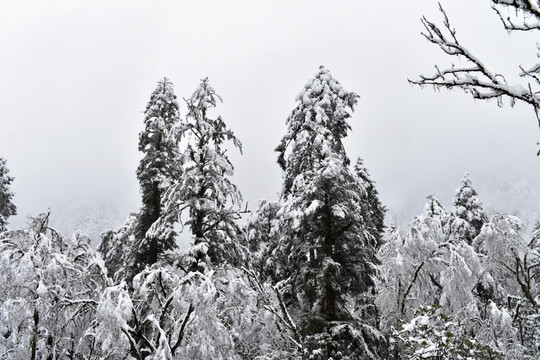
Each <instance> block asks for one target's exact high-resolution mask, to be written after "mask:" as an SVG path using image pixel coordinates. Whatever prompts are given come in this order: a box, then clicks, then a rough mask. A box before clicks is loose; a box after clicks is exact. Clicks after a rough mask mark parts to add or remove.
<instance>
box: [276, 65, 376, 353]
mask: <svg viewBox="0 0 540 360" xmlns="http://www.w3.org/2000/svg"><path fill="white" fill-rule="evenodd" d="M357 97H358V95H356V94H355V93H352V92H348V91H346V90H345V89H343V87H342V86H341V84H340V83H339V82H338V81H337V80H335V79H334V78H333V77H332V76H331V75H330V73H329V72H328V70H326V69H325V68H324V67H320V69H319V71H318V72H317V74H316V75H315V77H314V78H313V79H311V80H309V81H308V82H307V84H306V85H305V87H304V89H303V90H302V91H301V92H300V94H299V95H298V96H297V98H296V100H297V106H296V107H295V109H294V110H293V111H292V113H291V115H290V116H289V118H288V119H287V133H286V135H285V136H284V137H283V139H282V141H281V143H280V145H279V146H278V147H277V149H276V151H278V152H279V158H278V163H279V164H280V165H281V167H282V169H283V170H284V185H283V190H282V194H281V197H282V201H283V207H282V209H281V210H280V216H281V220H280V222H281V233H282V238H281V239H280V243H279V248H278V249H276V251H275V252H274V253H275V256H276V257H277V260H278V261H280V260H281V261H285V264H284V265H283V268H284V269H285V271H284V273H283V274H282V276H283V279H282V282H281V284H282V285H283V286H285V290H286V291H287V292H288V293H289V294H290V296H291V298H290V302H291V306H292V307H293V308H294V311H295V312H296V314H297V315H296V316H297V320H298V322H299V323H300V327H301V329H302V333H303V335H304V336H306V339H305V341H306V346H307V348H308V349H310V350H309V351H310V353H311V356H313V358H317V359H319V358H321V359H323V358H324V359H327V358H330V357H333V358H344V359H345V358H349V357H350V358H378V357H379V356H380V354H378V351H379V346H380V345H381V344H382V342H383V339H382V335H381V334H380V333H379V332H378V331H377V330H376V328H375V327H374V326H375V325H376V321H375V309H374V306H373V301H372V299H371V297H370V289H372V287H373V276H374V275H375V264H376V263H377V259H376V257H375V253H376V246H377V236H378V235H379V234H378V233H377V232H376V231H373V229H372V228H370V226H369V224H368V222H367V220H368V219H367V218H368V217H369V214H364V207H363V205H364V204H363V202H364V201H365V199H366V192H367V189H366V187H365V185H366V184H365V182H364V181H362V180H361V178H359V177H358V176H356V175H355V173H354V172H353V171H352V170H351V169H350V168H349V163H350V161H349V159H348V158H347V156H346V153H345V149H344V147H343V143H342V139H343V138H344V137H345V136H346V135H347V132H348V131H349V129H350V126H349V124H348V123H347V120H348V119H349V118H350V117H351V113H352V111H353V108H354V105H355V104H356V101H357ZM370 299H371V300H370Z"/></svg>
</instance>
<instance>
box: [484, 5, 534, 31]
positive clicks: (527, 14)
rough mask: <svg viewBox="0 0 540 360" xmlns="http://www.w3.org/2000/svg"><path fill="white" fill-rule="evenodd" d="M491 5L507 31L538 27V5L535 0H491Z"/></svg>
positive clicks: (528, 29) (527, 29)
mask: <svg viewBox="0 0 540 360" xmlns="http://www.w3.org/2000/svg"><path fill="white" fill-rule="evenodd" d="M491 7H492V9H493V10H494V11H495V12H496V13H497V15H498V16H499V18H500V19H501V21H502V23H503V25H504V28H505V29H506V30H508V31H530V30H539V29H540V6H539V3H538V1H537V0H491ZM503 9H504V10H505V11H504V13H503Z"/></svg>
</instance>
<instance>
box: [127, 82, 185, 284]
mask: <svg viewBox="0 0 540 360" xmlns="http://www.w3.org/2000/svg"><path fill="white" fill-rule="evenodd" d="M144 115H145V120H144V130H143V131H142V132H141V133H140V134H139V151H141V152H142V153H143V154H144V155H143V158H142V160H141V161H140V163H139V167H138V168H137V179H138V180H139V183H140V187H141V194H142V208H141V210H140V212H139V215H138V218H137V224H136V228H135V242H134V244H133V248H132V254H131V255H132V257H133V260H132V261H133V266H134V273H133V275H134V274H135V273H137V272H139V271H140V270H142V269H143V268H144V267H145V266H146V265H151V264H154V263H155V262H156V261H157V259H158V258H159V256H160V255H161V254H163V253H164V252H165V251H167V250H170V249H173V248H174V247H175V246H176V244H175V240H174V237H175V233H174V231H173V224H172V223H170V222H169V223H165V224H164V225H162V226H161V227H160V228H159V230H160V232H159V233H158V232H156V231H155V230H154V231H152V233H150V234H149V233H148V230H149V229H150V228H151V226H152V224H154V222H156V221H157V220H158V219H160V216H161V214H162V208H161V207H162V200H163V195H164V192H165V190H166V189H167V188H168V187H169V186H170V185H171V184H172V180H173V179H175V178H177V177H178V176H179V173H178V168H177V167H176V162H175V160H176V153H177V149H178V139H177V136H176V134H175V133H174V129H175V128H176V127H177V125H178V123H179V121H180V115H179V105H178V101H177V99H176V95H175V93H174V89H173V84H172V83H171V82H170V81H169V80H168V79H167V78H164V79H163V80H160V81H159V82H158V84H157V87H156V89H155V90H154V91H153V92H152V95H151V96H150V101H149V102H148V104H147V105H146V110H145V112H144Z"/></svg>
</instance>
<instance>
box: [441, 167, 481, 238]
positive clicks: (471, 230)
mask: <svg viewBox="0 0 540 360" xmlns="http://www.w3.org/2000/svg"><path fill="white" fill-rule="evenodd" d="M477 195H478V194H477V193H476V190H475V189H474V188H473V186H472V182H471V179H470V177H469V174H468V173H465V175H463V178H462V179H461V182H460V184H459V187H458V189H457V190H456V193H455V195H454V205H453V207H452V211H451V216H450V220H449V222H448V224H447V226H446V229H445V230H446V233H447V234H448V235H449V237H450V238H451V239H454V240H458V239H459V240H465V241H466V242H467V243H468V244H469V245H470V244H472V241H473V239H474V238H475V237H476V236H478V234H480V230H481V229H482V226H483V225H484V223H485V222H487V220H488V217H487V215H486V211H485V210H484V208H483V207H482V201H481V200H480V199H479V198H478V196H477Z"/></svg>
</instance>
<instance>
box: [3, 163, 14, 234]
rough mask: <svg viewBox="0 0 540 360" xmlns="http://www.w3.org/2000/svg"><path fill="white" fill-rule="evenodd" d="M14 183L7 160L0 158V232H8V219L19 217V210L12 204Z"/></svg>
mask: <svg viewBox="0 0 540 360" xmlns="http://www.w3.org/2000/svg"><path fill="white" fill-rule="evenodd" d="M12 181H13V176H10V175H9V169H8V168H7V167H6V159H4V158H1V157H0V232H2V231H5V230H7V227H6V226H7V219H8V217H10V216H11V215H17V208H16V207H15V205H14V204H13V202H12V198H13V192H12V191H11V190H10V188H9V186H10V185H11V182H12Z"/></svg>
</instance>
